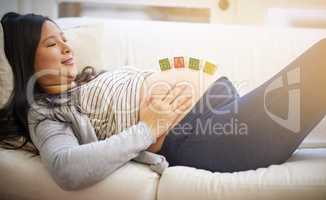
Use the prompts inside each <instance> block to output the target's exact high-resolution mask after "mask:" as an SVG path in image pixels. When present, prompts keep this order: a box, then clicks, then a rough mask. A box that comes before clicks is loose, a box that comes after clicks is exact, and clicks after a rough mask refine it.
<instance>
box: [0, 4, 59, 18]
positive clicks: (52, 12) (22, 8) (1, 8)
mask: <svg viewBox="0 0 326 200" xmlns="http://www.w3.org/2000/svg"><path fill="white" fill-rule="evenodd" d="M9 11H14V12H19V13H21V14H25V13H36V14H42V15H46V16H49V17H51V18H56V17H57V16H58V6H57V3H56V1H55V0H0V16H2V15H3V14H5V13H6V12H9Z"/></svg>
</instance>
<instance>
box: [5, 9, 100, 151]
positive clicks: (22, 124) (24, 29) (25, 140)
mask: <svg viewBox="0 0 326 200" xmlns="http://www.w3.org/2000/svg"><path fill="white" fill-rule="evenodd" d="M47 20H49V21H51V22H53V23H54V24H56V23H55V22H54V21H53V20H51V19H50V18H48V17H46V16H42V15H37V14H33V13H30V14H25V15H21V14H18V13H15V12H9V13H6V14H5V15H4V16H3V17H2V19H1V25H2V27H3V34H4V51H5V55H6V57H7V59H8V62H9V64H10V66H11V70H12V72H13V84H14V87H13V92H12V93H11V95H10V97H9V100H8V101H7V103H6V104H5V105H4V107H3V108H1V109H0V145H1V147H4V148H6V149H20V148H23V147H26V146H27V148H25V150H29V151H31V152H32V153H34V154H36V155H39V151H38V150H37V149H36V148H35V146H34V145H33V143H32V141H31V138H30V135H29V128H28V120H27V115H28V110H29V108H30V105H29V103H28V100H27V92H26V90H27V84H28V81H29V80H30V79H31V78H32V76H33V75H34V74H35V70H34V58H35V52H36V49H37V46H38V43H39V41H40V38H41V31H42V26H43V24H44V22H45V21H47ZM95 76H96V71H95V70H94V68H92V67H90V66H87V67H85V68H84V70H83V71H82V72H81V73H80V74H78V75H77V78H76V82H77V85H80V84H81V83H85V82H87V81H89V80H91V79H92V78H94V77H95ZM34 95H35V96H42V95H43V96H44V95H45V96H46V95H49V96H50V94H46V92H44V90H42V88H41V87H40V86H39V84H38V83H36V85H35V88H34ZM18 140H20V143H19V145H17V143H15V142H16V141H18ZM12 141H14V143H12Z"/></svg>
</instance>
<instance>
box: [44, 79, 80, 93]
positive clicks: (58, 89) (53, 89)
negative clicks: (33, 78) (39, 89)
mask: <svg viewBox="0 0 326 200" xmlns="http://www.w3.org/2000/svg"><path fill="white" fill-rule="evenodd" d="M76 85H77V84H76V82H75V81H73V82H71V83H69V84H60V85H51V86H45V87H44V89H45V91H46V92H47V93H50V94H59V93H63V92H66V91H67V90H69V89H70V88H73V87H75V86H76Z"/></svg>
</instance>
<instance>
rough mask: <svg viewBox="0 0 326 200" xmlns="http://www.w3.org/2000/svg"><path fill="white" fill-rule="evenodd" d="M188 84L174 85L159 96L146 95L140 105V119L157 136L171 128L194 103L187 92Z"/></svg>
mask: <svg viewBox="0 0 326 200" xmlns="http://www.w3.org/2000/svg"><path fill="white" fill-rule="evenodd" d="M187 87H188V86H187V85H178V86H174V87H173V88H172V89H170V90H169V91H167V92H166V93H165V94H164V95H160V96H159V97H157V96H154V95H153V94H150V95H148V96H147V97H145V99H144V101H143V102H142V103H141V105H140V113H139V120H140V121H143V122H145V123H146V124H147V125H148V126H149V127H150V129H151V130H152V131H151V132H152V134H153V135H154V136H155V138H158V137H160V136H162V135H163V134H165V133H166V132H167V131H168V130H169V129H171V128H172V127H173V126H174V125H175V122H176V121H178V120H180V117H182V116H184V113H185V111H186V110H187V109H188V108H189V107H190V106H191V105H192V97H191V96H189V95H187V94H186V91H187Z"/></svg>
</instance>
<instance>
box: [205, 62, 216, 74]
mask: <svg viewBox="0 0 326 200" xmlns="http://www.w3.org/2000/svg"><path fill="white" fill-rule="evenodd" d="M216 69H217V66H216V65H214V64H213V63H210V62H207V61H206V63H205V67H204V72H205V73H207V74H210V75H213V74H214V73H215V72H216Z"/></svg>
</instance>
